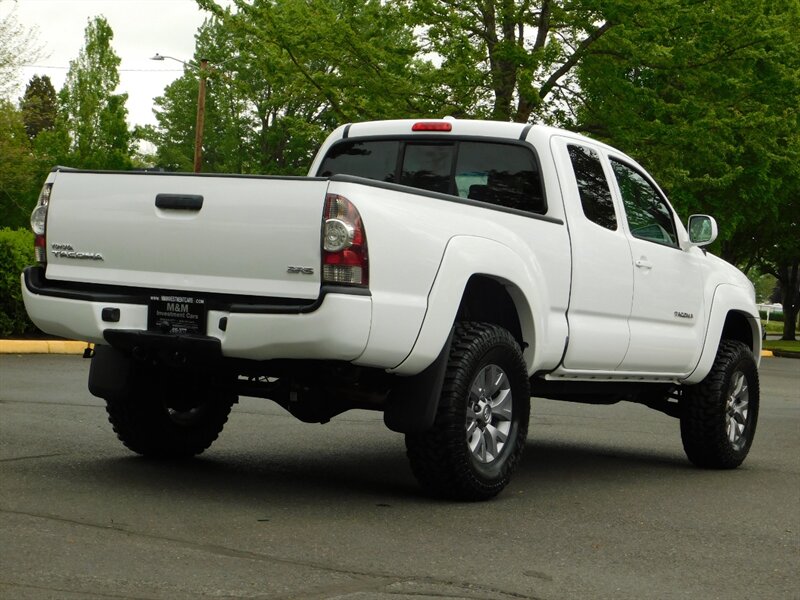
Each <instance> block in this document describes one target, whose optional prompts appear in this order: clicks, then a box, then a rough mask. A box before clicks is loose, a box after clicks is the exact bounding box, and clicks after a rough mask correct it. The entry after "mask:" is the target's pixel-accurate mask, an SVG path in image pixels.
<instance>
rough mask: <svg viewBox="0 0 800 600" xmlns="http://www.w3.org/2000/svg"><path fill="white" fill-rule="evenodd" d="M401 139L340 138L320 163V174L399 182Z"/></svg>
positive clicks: (323, 175) (322, 175)
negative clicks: (366, 139)
mask: <svg viewBox="0 0 800 600" xmlns="http://www.w3.org/2000/svg"><path fill="white" fill-rule="evenodd" d="M399 149H400V142H396V141H378V142H357V141H352V142H350V141H348V142H340V143H338V144H336V145H334V146H332V147H331V148H330V150H328V154H327V156H326V157H325V160H324V161H323V163H322V166H321V167H320V172H319V175H320V176H321V177H331V176H332V175H338V174H345V175H358V176H359V177H366V178H367V179H376V180H378V181H390V182H396V181H397V180H396V179H395V171H396V170H397V153H398V150H399Z"/></svg>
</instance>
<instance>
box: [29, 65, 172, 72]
mask: <svg viewBox="0 0 800 600" xmlns="http://www.w3.org/2000/svg"><path fill="white" fill-rule="evenodd" d="M22 66H23V67H26V68H29V69H69V67H61V66H56V65H22ZM117 70H118V71H119V72H120V73H139V72H141V73H183V69H117Z"/></svg>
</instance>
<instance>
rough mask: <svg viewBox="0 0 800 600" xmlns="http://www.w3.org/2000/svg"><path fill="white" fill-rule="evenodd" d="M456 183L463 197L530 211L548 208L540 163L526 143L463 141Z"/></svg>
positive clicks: (457, 164) (459, 150) (457, 163)
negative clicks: (543, 190)
mask: <svg viewBox="0 0 800 600" xmlns="http://www.w3.org/2000/svg"><path fill="white" fill-rule="evenodd" d="M455 185H456V188H457V191H456V193H457V194H458V195H459V196H461V197H462V198H470V199H472V200H479V201H481V202H489V203H491V204H497V205H499V206H505V207H507V208H516V209H518V210H524V211H527V212H535V213H544V212H546V210H547V205H546V204H545V201H544V194H543V192H542V181H541V175H540V173H539V165H538V163H537V162H536V157H535V156H534V155H533V152H532V151H531V150H530V149H529V148H527V147H525V146H521V145H520V146H518V145H511V144H497V143H486V142H461V143H460V144H459V148H458V160H457V161H456V170H455Z"/></svg>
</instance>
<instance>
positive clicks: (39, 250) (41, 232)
mask: <svg viewBox="0 0 800 600" xmlns="http://www.w3.org/2000/svg"><path fill="white" fill-rule="evenodd" d="M52 189H53V184H52V183H45V184H44V187H42V191H41V192H40V193H39V201H38V202H37V203H36V208H34V209H33V212H32V213H31V229H32V230H33V234H34V236H36V237H35V238H34V241H33V249H34V252H35V256H36V262H38V263H39V264H40V265H45V264H47V207H48V206H50V191H51V190H52Z"/></svg>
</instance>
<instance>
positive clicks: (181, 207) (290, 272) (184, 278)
mask: <svg viewBox="0 0 800 600" xmlns="http://www.w3.org/2000/svg"><path fill="white" fill-rule="evenodd" d="M327 186H328V181H327V180H323V179H313V178H276V177H243V176H235V177H229V176H209V175H202V176H197V175H177V174H164V173H97V172H93V173H92V172H71V171H62V172H59V173H58V174H57V175H56V177H55V181H54V185H53V190H52V195H51V198H50V206H49V209H48V229H47V250H48V252H47V258H48V264H47V277H48V279H52V280H61V281H76V282H83V283H96V284H111V285H121V284H122V285H126V286H133V287H147V288H157V289H165V290H185V291H201V292H209V293H222V294H237V295H251V296H259V297H282V298H298V299H313V298H317V297H318V295H319V288H320V234H321V219H322V210H323V204H324V201H325V193H326V189H327Z"/></svg>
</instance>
